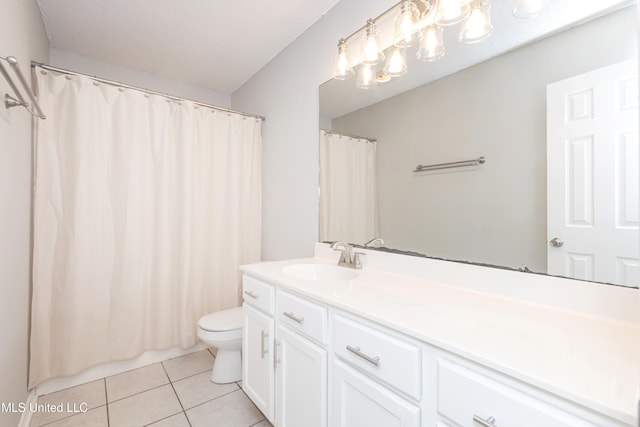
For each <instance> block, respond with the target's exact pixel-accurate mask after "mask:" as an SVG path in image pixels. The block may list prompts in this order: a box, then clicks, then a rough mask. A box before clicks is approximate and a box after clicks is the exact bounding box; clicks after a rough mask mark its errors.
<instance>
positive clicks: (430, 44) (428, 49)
mask: <svg viewBox="0 0 640 427" xmlns="http://www.w3.org/2000/svg"><path fill="white" fill-rule="evenodd" d="M443 34H444V29H443V28H442V27H441V26H440V25H438V24H431V25H428V26H427V27H425V29H424V30H422V39H421V40H420V46H419V47H418V53H417V55H418V59H420V60H422V61H437V60H438V59H440V58H442V57H443V56H444V54H445V52H446V51H447V49H446V48H445V47H444V42H443V41H442V35H443Z"/></svg>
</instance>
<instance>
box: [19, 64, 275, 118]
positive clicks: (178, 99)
mask: <svg viewBox="0 0 640 427" xmlns="http://www.w3.org/2000/svg"><path fill="white" fill-rule="evenodd" d="M31 66H32V67H40V68H43V69H45V70H49V71H55V72H57V73H62V74H69V75H72V76H80V77H87V78H90V79H92V80H94V81H97V82H101V83H105V84H108V85H112V86H117V87H122V88H126V89H133V90H138V91H140V92H144V93H148V94H151V95H160V96H163V97H165V98H169V99H173V100H174V101H189V102H193V103H194V104H196V105H199V106H201V107H206V108H212V109H214V110H219V111H225V112H227V113H234V114H240V115H241V116H246V117H254V118H256V119H260V120H262V121H263V122H264V121H265V120H266V118H265V117H264V116H259V115H257V114H250V113H244V112H242V111H237V110H231V109H229V108H224V107H218V106H217V105H212V104H205V103H203V102H199V101H194V100H192V99H187V98H180V97H177V96H173V95H169V94H167V93H164V92H157V91H155V90H150V89H145V88H141V87H138V86H131V85H128V84H125V83H120V82H116V81H114V80H107V79H102V78H100V77H96V76H90V75H88V74H83V73H78V72H75V71H71V70H66V69H64V68H58V67H53V66H51V65H47V64H43V63H41V62H36V61H31Z"/></svg>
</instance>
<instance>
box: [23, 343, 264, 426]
mask: <svg viewBox="0 0 640 427" xmlns="http://www.w3.org/2000/svg"><path fill="white" fill-rule="evenodd" d="M213 360H214V352H211V351H209V350H202V351H199V352H196V353H191V354H188V355H186V356H182V357H177V358H175V359H169V360H166V361H164V362H162V363H156V364H154V365H149V366H145V367H143V368H139V369H134V370H132V371H128V372H124V373H122V374H118V375H114V376H112V377H107V378H104V379H101V380H97V381H93V382H90V383H87V384H83V385H79V386H77V387H72V388H69V389H66V390H61V391H59V392H56V393H51V394H48V395H46V396H40V398H39V399H38V404H39V405H42V406H41V408H56V407H60V404H62V408H64V409H63V411H62V412H54V411H53V410H46V409H45V410H42V411H37V412H35V413H34V414H33V418H32V419H31V427H40V426H47V427H142V426H153V427H250V426H253V427H271V424H270V423H269V422H268V421H267V420H265V419H264V416H263V415H262V413H261V412H260V411H259V410H258V409H257V408H256V407H255V406H254V405H253V403H252V402H251V401H250V400H249V398H248V397H247V396H246V395H245V394H244V392H243V391H242V383H241V382H238V383H232V384H214V383H212V382H211V381H210V380H209V375H210V374H211V366H212V364H213ZM85 408H86V411H84V412H81V411H80V409H85ZM74 410H75V411H77V413H75V414H74Z"/></svg>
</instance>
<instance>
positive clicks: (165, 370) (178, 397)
mask: <svg viewBox="0 0 640 427" xmlns="http://www.w3.org/2000/svg"><path fill="white" fill-rule="evenodd" d="M160 365H162V369H163V370H164V373H165V374H166V376H167V378H169V384H171V389H172V390H173V394H175V395H176V399H177V400H178V404H180V407H181V408H182V413H183V414H184V417H185V418H186V419H187V423H188V424H189V427H192V426H191V421H190V420H189V417H188V416H187V411H185V409H184V405H183V404H182V400H180V396H179V395H178V392H177V391H176V388H175V387H174V386H173V382H172V381H171V378H170V377H169V373H168V372H167V368H165V366H164V364H163V363H160ZM174 415H175V414H174ZM172 416H173V415H172Z"/></svg>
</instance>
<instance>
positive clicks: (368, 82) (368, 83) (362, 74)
mask: <svg viewBox="0 0 640 427" xmlns="http://www.w3.org/2000/svg"><path fill="white" fill-rule="evenodd" d="M375 81H376V78H375V73H374V72H373V66H371V65H369V64H362V65H361V66H360V69H359V70H358V77H357V79H356V86H357V87H359V88H360V89H371V88H372V87H373V85H374V84H375Z"/></svg>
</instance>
